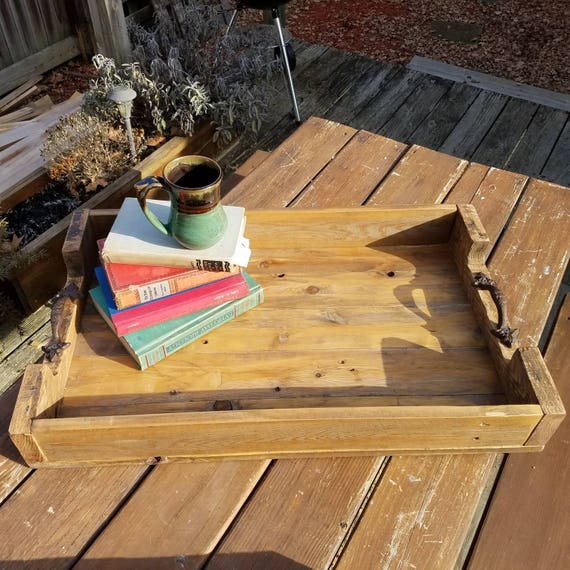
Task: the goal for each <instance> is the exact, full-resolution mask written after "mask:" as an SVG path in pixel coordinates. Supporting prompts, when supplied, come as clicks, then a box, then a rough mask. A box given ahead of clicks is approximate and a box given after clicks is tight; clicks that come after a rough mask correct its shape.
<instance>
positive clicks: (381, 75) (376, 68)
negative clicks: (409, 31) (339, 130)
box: [322, 61, 398, 125]
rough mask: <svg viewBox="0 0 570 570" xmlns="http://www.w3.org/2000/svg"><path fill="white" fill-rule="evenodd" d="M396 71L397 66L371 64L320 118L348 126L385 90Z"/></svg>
mask: <svg viewBox="0 0 570 570" xmlns="http://www.w3.org/2000/svg"><path fill="white" fill-rule="evenodd" d="M397 70H398V67H397V66H394V65H388V64H385V63H380V62H376V61H375V62H373V64H372V65H371V66H370V67H369V68H368V69H366V71H365V72H364V73H363V74H362V75H361V76H360V77H359V78H358V79H356V78H354V79H353V80H352V81H351V82H350V87H349V89H348V91H347V92H346V93H344V94H343V95H342V97H340V99H338V100H337V101H336V103H335V104H334V106H333V107H331V108H330V109H329V110H328V111H327V112H326V113H324V114H323V115H322V116H323V117H324V118H326V119H329V120H330V121H338V122H339V123H345V124H349V125H350V124H351V121H352V119H353V118H354V117H355V116H356V115H357V114H358V113H359V112H360V111H361V110H362V109H364V108H366V106H367V105H369V104H370V102H371V100H372V99H373V98H374V97H376V96H377V95H378V94H379V93H380V92H381V91H382V90H383V89H384V88H385V85H386V84H387V82H388V81H389V79H390V78H391V77H392V75H394V74H395V73H396V71H397Z"/></svg>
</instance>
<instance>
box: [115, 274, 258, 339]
mask: <svg viewBox="0 0 570 570" xmlns="http://www.w3.org/2000/svg"><path fill="white" fill-rule="evenodd" d="M248 292H249V288H248V285H247V282H246V281H245V279H244V278H243V276H242V275H232V277H228V278H227V279H224V280H223V281H221V282H217V283H210V284H208V285H204V286H203V287H199V288H198V289H196V290H190V291H184V292H182V293H177V294H175V295H171V296H170V297H164V298H162V299H157V300H156V301H152V302H150V303H146V304H144V305H137V306H135V307H130V308H128V309H123V310H121V311H119V312H117V313H114V314H113V313H111V319H112V320H113V323H114V325H115V331H116V332H117V335H118V336H124V335H126V334H129V333H131V332H135V331H137V330H140V329H144V328H147V327H150V326H152V325H156V324H158V323H160V322H163V321H167V320H171V319H175V318H176V317H181V316H183V315H188V314H189V313H193V312H195V311H200V310H201V309H207V308H208V307H213V306H215V305H221V304H223V303H227V302H228V301H233V300H235V299H239V298H241V297H245V296H246V295H247V293H248ZM155 303H157V304H156V305H155Z"/></svg>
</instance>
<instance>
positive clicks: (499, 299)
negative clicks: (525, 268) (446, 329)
mask: <svg viewBox="0 0 570 570" xmlns="http://www.w3.org/2000/svg"><path fill="white" fill-rule="evenodd" d="M473 287H475V288H476V289H480V290H483V291H489V293H490V294H491V298H492V299H493V302H494V303H495V305H496V307H497V313H498V315H499V322H498V324H497V328H496V329H491V332H492V333H493V334H494V335H495V336H496V337H497V338H498V339H499V342H500V343H501V344H504V345H505V346H506V347H508V348H511V347H512V346H513V343H514V341H515V337H516V335H517V330H516V329H512V328H511V327H510V326H509V325H508V322H507V321H508V319H507V301H506V299H505V297H504V295H503V293H502V292H501V290H500V289H499V287H497V284H496V283H495V281H493V279H491V278H490V277H489V276H488V275H485V274H484V273H482V272H481V271H479V272H477V273H474V274H473Z"/></svg>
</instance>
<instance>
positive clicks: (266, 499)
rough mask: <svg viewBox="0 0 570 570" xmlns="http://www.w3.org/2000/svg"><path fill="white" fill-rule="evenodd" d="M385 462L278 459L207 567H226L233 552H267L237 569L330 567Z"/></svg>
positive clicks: (237, 564) (240, 562)
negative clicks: (253, 561) (254, 562)
mask: <svg viewBox="0 0 570 570" xmlns="http://www.w3.org/2000/svg"><path fill="white" fill-rule="evenodd" d="M383 465H384V459H383V458H375V457H371V458H340V459H315V460H291V461H278V462H277V463H276V465H275V466H274V467H273V469H272V470H271V471H270V472H269V474H268V476H267V477H266V479H265V480H264V481H263V485H262V487H261V488H260V489H258V491H257V492H256V494H255V495H254V496H253V497H252V499H251V500H250V501H249V503H248V504H247V506H246V508H245V510H244V512H243V513H242V514H241V516H240V518H239V522H238V523H237V524H236V525H235V526H234V527H232V529H231V531H230V532H229V534H228V536H227V537H226V538H225V539H224V541H223V542H222V544H221V545H220V547H219V548H218V549H217V550H216V552H215V554H214V556H213V557H212V558H211V559H210V561H209V564H208V568H209V569H210V570H214V569H220V570H222V569H223V570H226V569H227V565H226V561H227V557H228V556H229V555H230V554H231V553H234V552H256V553H266V554H265V557H264V558H265V560H264V559H263V558H261V559H260V560H259V561H258V562H257V564H256V565H255V566H252V564H251V559H250V560H248V559H247V558H244V559H243V560H238V561H237V562H236V563H235V564H232V567H233V568H236V569H242V568H243V569H244V570H245V569H246V568H253V567H255V568H269V567H271V568H283V569H285V568H291V567H293V568H294V567H295V566H294V565H295V564H297V565H302V567H304V568H327V567H329V565H330V563H331V562H332V560H333V559H334V555H335V554H336V551H337V550H338V548H339V547H340V544H341V543H342V540H343V539H344V536H345V534H346V532H347V530H348V528H349V527H350V525H351V521H353V520H354V518H355V516H356V513H357V512H358V510H359V509H360V507H361V506H362V505H363V503H364V502H365V499H366V496H367V494H368V492H369V491H370V489H371V487H372V486H373V484H374V481H375V479H376V478H377V477H378V475H379V473H380V472H381V470H382V468H383ZM270 521H272V522H270ZM260 529H263V531H262V532H260ZM272 556H273V557H275V558H273V562H274V563H275V561H276V560H280V561H281V563H278V564H277V565H274V564H271V562H272ZM291 564H293V566H291Z"/></svg>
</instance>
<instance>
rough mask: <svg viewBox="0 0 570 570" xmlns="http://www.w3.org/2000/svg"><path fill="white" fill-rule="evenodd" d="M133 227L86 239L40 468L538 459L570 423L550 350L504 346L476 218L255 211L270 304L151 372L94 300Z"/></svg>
mask: <svg viewBox="0 0 570 570" xmlns="http://www.w3.org/2000/svg"><path fill="white" fill-rule="evenodd" d="M115 214H116V212H112V211H106V210H101V211H88V210H85V211H83V212H77V213H76V214H75V215H74V218H73V222H72V225H71V227H70V229H69V232H68V237H67V240H66V243H65V245H64V248H63V254H64V257H65V259H66V263H67V268H68V286H71V284H74V285H75V286H76V287H78V288H79V290H80V291H81V292H82V294H81V295H80V296H79V300H78V301H76V302H74V301H72V300H70V299H68V300H67V301H64V302H62V305H61V314H60V316H59V319H58V320H56V321H55V322H54V326H55V328H56V330H59V331H60V333H61V339H62V340H63V341H64V342H67V343H69V346H68V347H67V348H65V349H64V350H63V351H62V353H61V357H59V358H56V359H55V360H54V361H53V362H48V361H45V362H43V363H41V364H35V365H30V366H28V368H27V369H26V372H25V374H24V379H23V382H22V387H21V391H20V394H19V397H18V401H17V404H16V407H15V411H14V415H13V418H12V423H11V426H10V434H11V437H12V439H13V441H14V443H15V444H16V446H17V447H18V449H19V450H20V452H21V453H22V455H23V457H24V459H25V460H26V461H27V462H28V463H29V464H30V465H32V466H34V467H40V466H65V465H81V464H107V463H121V462H127V463H142V462H150V463H157V462H163V461H172V460H178V459H188V458H197V459H204V458H260V457H294V456H321V455H349V454H350V455H357V454H388V455H390V454H403V453H419V454H425V453H456V452H457V453H465V452H487V451H502V452H512V451H536V450H540V449H542V448H543V446H544V444H545V443H546V442H547V441H548V439H549V438H550V436H551V435H552V433H553V432H554V430H555V429H556V427H557V425H558V424H559V423H560V421H561V420H562V418H563V416H564V408H563V406H562V403H561V401H560V398H559V396H558V394H557V391H556V388H555V386H554V384H553V382H552V378H551V377H550V374H549V373H548V370H547V369H546V366H545V364H544V361H543V360H542V357H541V355H540V352H539V351H538V349H537V348H536V347H526V348H524V349H519V348H518V347H516V346H514V347H507V346H504V345H503V344H502V343H501V341H500V340H499V339H498V338H497V337H496V336H495V335H494V334H493V332H492V330H493V329H494V328H495V327H496V319H497V309H496V307H495V304H494V303H493V299H492V297H491V294H490V292H489V291H486V290H479V289H476V288H475V287H473V285H472V281H473V276H474V275H476V274H478V273H479V272H483V273H487V272H488V270H487V268H486V267H485V265H484V259H485V258H486V255H487V252H488V249H489V241H488V239H487V238H486V235H485V233H484V230H483V228H482V227H481V224H480V222H479V219H478V218H477V216H476V212H475V209H474V208H473V207H472V206H458V207H456V206H449V205H439V206H418V207H406V208H404V207H402V208H390V209H375V208H358V209H347V210H279V211H248V213H247V228H246V235H247V236H248V237H249V238H250V240H251V247H252V252H253V255H252V260H251V262H250V264H249V266H248V271H249V272H250V273H251V274H252V276H253V277H254V278H255V279H256V280H257V281H258V282H259V283H260V284H261V285H262V286H263V287H264V290H265V302H264V304H263V305H261V306H259V307H256V308H255V309H253V310H252V311H249V312H248V313H246V314H245V315H242V316H240V317H239V318H238V319H236V320H234V321H232V322H230V323H227V324H225V325H224V326H222V327H220V328H218V329H217V330H215V331H213V332H212V333H210V334H209V335H207V337H205V338H202V339H200V340H199V341H197V342H195V343H193V344H191V345H189V346H187V347H185V348H184V349H182V350H180V351H178V352H177V353H175V354H173V355H171V356H170V357H169V358H167V359H166V360H163V361H161V362H159V363H158V364H157V365H155V366H153V367H151V368H149V369H147V370H145V371H142V372H141V371H140V370H138V369H137V368H136V366H135V364H134V362H132V360H131V358H130V356H128V354H127V353H126V351H125V350H124V348H123V347H122V345H121V344H120V343H119V341H118V340H117V339H116V338H115V337H114V336H113V334H112V333H111V332H110V330H109V329H108V328H107V326H106V325H105V323H104V322H103V320H102V319H101V318H100V317H99V315H98V314H97V313H96V312H95V310H94V308H93V307H92V306H91V305H90V302H84V301H85V291H86V289H87V288H88V286H89V284H90V282H91V279H92V277H91V275H92V269H93V264H94V263H96V262H97V261H96V260H97V252H96V245H95V242H96V240H97V239H98V238H100V237H104V236H105V235H106V234H107V232H108V230H109V228H110V226H111V224H112V222H113V219H114V216H115ZM59 310H60V309H58V311H59ZM80 329H81V332H80V333H79V332H78V330H80Z"/></svg>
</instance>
